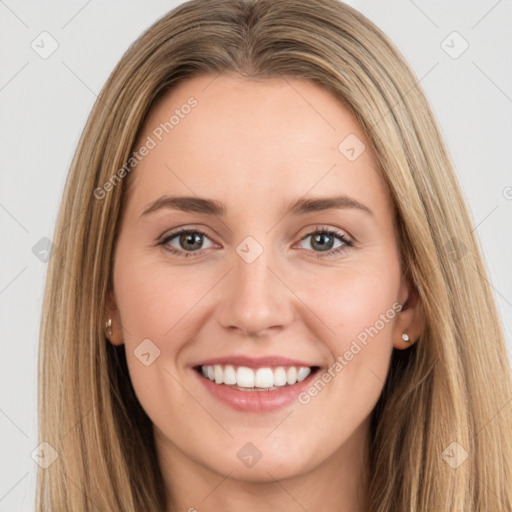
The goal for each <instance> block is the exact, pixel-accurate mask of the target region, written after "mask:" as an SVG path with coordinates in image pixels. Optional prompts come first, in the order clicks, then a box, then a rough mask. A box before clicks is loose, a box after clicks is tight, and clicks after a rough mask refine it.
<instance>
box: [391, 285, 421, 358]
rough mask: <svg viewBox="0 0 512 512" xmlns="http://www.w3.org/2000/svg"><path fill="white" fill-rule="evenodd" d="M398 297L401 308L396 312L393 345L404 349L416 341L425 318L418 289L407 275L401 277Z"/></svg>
mask: <svg viewBox="0 0 512 512" xmlns="http://www.w3.org/2000/svg"><path fill="white" fill-rule="evenodd" d="M398 297H399V298H398V300H399V301H400V304H402V309H401V310H400V311H399V312H398V313H397V316H396V321H395V325H394V327H393V347H395V348H396V349H398V350H404V349H406V348H408V347H410V346H412V345H413V344H414V343H416V341H418V338H419V336H420V334H421V333H422V331H423V327H424V321H425V319H424V312H423V308H422V307H421V306H422V304H421V300H420V297H419V294H418V291H417V289H416V287H415V286H414V283H413V282H412V279H410V277H409V276H404V277H402V283H401V285H400V291H399V295H398ZM402 334H406V335H407V336H409V341H405V340H404V339H403V338H402Z"/></svg>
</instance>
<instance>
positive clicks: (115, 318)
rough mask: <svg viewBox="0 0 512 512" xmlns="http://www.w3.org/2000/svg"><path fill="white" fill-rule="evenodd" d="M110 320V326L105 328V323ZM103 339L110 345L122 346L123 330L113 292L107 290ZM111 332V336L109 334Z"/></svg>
mask: <svg viewBox="0 0 512 512" xmlns="http://www.w3.org/2000/svg"><path fill="white" fill-rule="evenodd" d="M109 319H111V321H112V324H111V326H110V327H107V326H106V325H105V324H106V322H107V321H108V320H109ZM103 327H104V331H105V337H106V338H107V339H108V340H109V341H110V343H112V345H122V344H123V330H122V327H121V317H120V315H119V310H118V309H117V304H116V300H115V296H114V291H113V290H109V291H108V293H107V303H106V307H105V322H104V323H103ZM110 331H112V334H110Z"/></svg>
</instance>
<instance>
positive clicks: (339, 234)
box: [158, 226, 353, 258]
mask: <svg viewBox="0 0 512 512" xmlns="http://www.w3.org/2000/svg"><path fill="white" fill-rule="evenodd" d="M193 233H195V234H200V235H202V236H205V237H207V238H209V237H208V235H207V234H206V233H205V232H204V231H201V230H200V229H188V228H184V229H181V230H179V231H176V232H174V233H170V234H169V235H168V236H166V237H165V238H164V239H163V240H162V241H161V242H159V243H158V245H162V246H163V247H164V249H165V250H166V251H169V252H171V253H173V254H176V255H177V256H179V257H183V258H194V257H199V256H200V255H201V254H202V253H203V252H204V251H205V250H206V249H203V250H199V251H193V252H190V251H183V250H180V249H176V248H175V247H171V246H168V245H167V244H168V242H170V241H171V240H172V239H173V238H176V237H177V236H179V235H182V234H193ZM319 233H321V234H326V235H329V236H333V237H336V238H338V239H340V240H341V241H342V242H343V245H341V246H340V247H337V248H336V249H330V250H329V251H326V252H325V254H322V253H321V252H318V251H313V252H318V256H317V257H318V258H329V257H332V256H335V255H336V254H338V253H340V252H343V251H345V250H346V248H347V247H352V246H353V243H352V242H351V241H350V240H349V239H348V237H347V236H346V235H345V234H343V233H342V232H340V231H337V230H336V229H333V228H329V227H320V226H317V227H316V228H315V230H314V231H311V232H309V233H308V234H307V235H305V236H303V237H302V238H301V239H300V242H302V240H304V239H306V238H308V237H309V236H312V235H316V234H319ZM305 250H308V249H305Z"/></svg>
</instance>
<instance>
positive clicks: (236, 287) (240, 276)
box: [218, 249, 293, 337]
mask: <svg viewBox="0 0 512 512" xmlns="http://www.w3.org/2000/svg"><path fill="white" fill-rule="evenodd" d="M249 261H250V260H249ZM233 266H234V268H233V269H232V270H231V272H229V274H228V276H226V277H227V279H226V281H225V284H224V290H223V293H222V299H221V305H220V309H219V311H218V314H219V322H220V324H221V325H222V326H223V327H224V328H226V329H230V330H238V331H239V332H240V333H241V334H242V335H244V336H246V337H261V336H264V335H265V333H266V332H267V331H269V332H271V331H276V332H278V331H279V330H282V329H283V328H284V327H285V326H286V325H288V324H289V323H290V322H291V321H292V318H293V304H292V302H293V301H292V300H291V297H293V293H292V291H291V290H290V289H289V288H288V287H287V286H286V282H285V279H283V276H282V275H280V274H282V272H280V270H279V268H278V267H277V265H276V264H275V261H274V259H273V258H272V257H271V250H270V249H265V250H264V251H263V252H262V254H260V255H259V256H258V257H257V258H256V259H255V260H254V261H252V262H248V261H247V260H246V259H244V258H243V257H242V256H240V255H239V254H238V253H237V252H236V251H234V253H233Z"/></svg>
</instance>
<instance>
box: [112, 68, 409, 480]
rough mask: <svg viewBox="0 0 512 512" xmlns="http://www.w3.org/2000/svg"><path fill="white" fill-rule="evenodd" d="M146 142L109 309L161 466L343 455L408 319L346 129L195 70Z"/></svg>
mask: <svg viewBox="0 0 512 512" xmlns="http://www.w3.org/2000/svg"><path fill="white" fill-rule="evenodd" d="M191 97H192V98H193V99H192V100H191V99H190V98H191ZM187 105H188V106H187ZM173 115H174V118H171V116H173ZM165 123H167V125H166V124H165ZM151 141H152V142H151ZM340 143H341V144H340ZM144 144H145V145H146V147H147V148H149V149H148V150H147V151H144V150H142V151H140V155H141V156H142V158H141V160H140V162H139V164H138V165H137V167H136V168H135V170H133V171H132V173H133V174H132V175H131V176H130V177H129V179H131V180H133V182H132V183H131V184H130V185H131V188H130V194H129V196H128V197H127V201H126V203H125V205H124V206H125V209H124V211H123V216H122V218H121V219H120V231H119V238H118V243H117V246H116V249H115V263H114V293H113V295H112V296H111V297H112V299H111V304H110V309H109V311H108V314H109V316H111V317H112V318H113V322H114V324H113V331H114V334H113V336H112V337H111V338H112V339H111V341H112V342H113V343H124V344H125V348H126V355H127V362H128V367H129V372H130V378H131V380H132V383H133V386H134V389H135V392H136V394H137V397H138V399H139V401H140V403H141V405H142V407H143V408H144V409H145V411H146V413H147V414H148V416H149V417H150V419H151V420H152V422H153V425H154V432H155V438H156V443H157V447H158V450H159V452H160V453H161V454H164V455H162V457H165V454H167V456H168V458H169V460H170V459H171V458H172V457H173V456H175V457H178V458H179V459H180V460H182V461H188V462H189V463H190V464H194V465H195V466H196V467H197V468H200V469H201V470H204V471H213V472H216V473H220V474H222V475H226V474H228V473H230V472H231V473H232V476H233V478H239V479H246V480H252V481H257V480H268V479H269V478H270V477H269V473H270V474H272V475H273V477H274V478H286V477H290V476H294V475H301V474H305V473H306V472H311V471H313V470H315V469H318V468H320V467H322V466H325V465H326V464H328V463H335V462H336V461H337V460H338V459H341V458H342V456H343V454H344V456H345V457H346V456H347V454H349V453H352V454H355V453H356V452H358V450H360V449H361V447H363V446H364V445H366V444H367V442H368V437H367V435H368V426H369V419H370V413H371V411H372V409H373V408H374V406H375V404H376V402H377V400H378V398H379V395H380V393H381V391H382V389H383V386H384V382H385V379H386V375H387V372H388V367H389V361H390V356H391V352H392V349H393V347H395V348H397V349H403V348H406V347H407V346H408V345H407V344H406V343H405V342H404V341H403V340H402V338H401V334H402V333H403V332H407V333H408V334H409V336H410V338H411V340H414V337H415V335H416V332H417V325H416V324H417V322H416V319H417V316H415V315H416V312H415V309H414V308H413V307H409V308H407V309H405V310H403V311H400V312H399V311H398V309H399V305H402V304H404V303H405V302H406V300H407V299H408V298H410V297H409V296H410V293H411V292H410V290H409V288H408V286H407V284H406V282H405V280H404V279H403V278H402V274H401V268H400V263H399V252H398V245H397V238H396V235H395V231H394V227H393V210H392V204H391V201H390V198H389V194H388V192H387V189H386V187H385V185H384V183H383V181H382V180H381V178H380V176H379V174H378V172H377V169H378V165H377V160H376V157H375V155H374V154H373V153H372V150H371V148H370V143H369V141H368V140H367V138H366V137H365V135H364V133H363V131H362V129H361V127H360V126H359V125H358V123H357V122H356V120H355V118H354V117H353V116H352V115H351V114H350V112H349V111H348V110H347V108H345V107H344V106H343V105H342V104H341V103H340V102H339V101H337V100H336V99H335V98H334V97H333V96H332V95H331V94H330V93H329V92H327V91H325V90H323V89H322V88H320V87H319V86H317V85H315V84H313V83H311V82H308V81H302V80H292V79H290V80H283V79H272V80H264V81H248V80H244V79H242V78H239V77H234V76H226V75H221V76H218V77H217V78H214V77H212V76H202V77H196V78H194V79H191V80H188V81H186V82H183V83H181V84H180V85H179V86H178V87H177V88H176V89H174V90H173V91H171V93H170V94H168V95H167V96H165V97H163V98H162V100H161V101H160V102H159V103H158V104H157V105H156V106H155V108H154V109H153V110H152V111H151V112H150V115H149V117H148V119H147V121H146V123H145V126H144V130H143V132H142V134H141V136H140V138H139V141H138V144H137V146H136V147H137V148H139V147H141V146H142V145H144ZM363 145H364V146H363ZM142 153H144V155H142ZM125 179H126V178H125ZM182 196H187V197H190V198H191V199H190V200H188V201H187V200H181V201H177V200H175V201H174V202H171V201H170V200H169V199H167V200H166V199H165V197H167V198H169V197H182ZM334 197H336V198H338V199H337V201H332V202H331V201H325V202H324V203H322V202H318V201H317V200H318V199H323V198H334ZM205 200H208V201H213V202H214V203H209V202H205ZM297 201H299V203H298V204H295V203H297ZM315 201H316V202H315ZM294 204H295V208H293V209H292V205H294ZM214 206H216V207H221V208H222V210H223V211H220V208H217V210H214ZM212 212H213V213H212ZM183 230H185V233H182V232H181V231H183ZM409 345H410V344H409ZM208 367H209V368H210V369H209V368H208ZM203 372H204V374H206V376H204V375H203ZM208 374H209V375H210V378H208ZM212 379H213V380H212ZM233 382H234V383H233ZM260 461H261V462H260Z"/></svg>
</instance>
